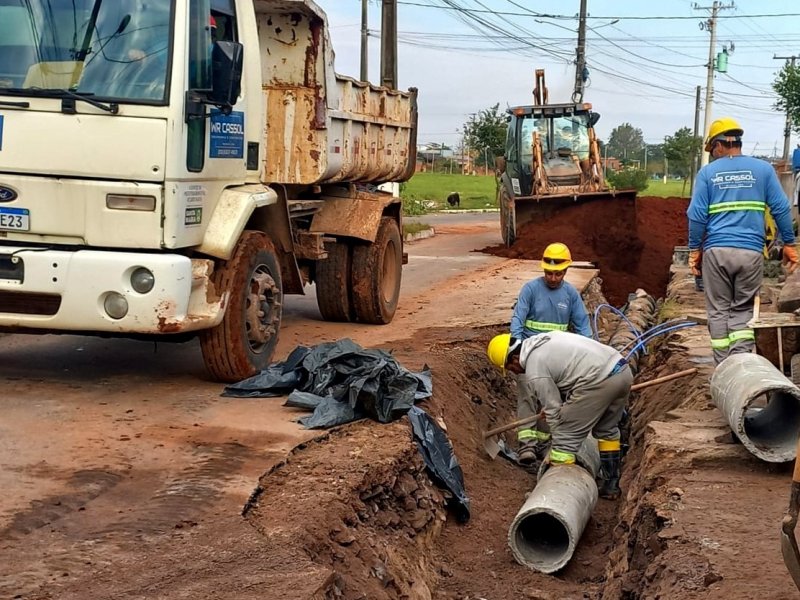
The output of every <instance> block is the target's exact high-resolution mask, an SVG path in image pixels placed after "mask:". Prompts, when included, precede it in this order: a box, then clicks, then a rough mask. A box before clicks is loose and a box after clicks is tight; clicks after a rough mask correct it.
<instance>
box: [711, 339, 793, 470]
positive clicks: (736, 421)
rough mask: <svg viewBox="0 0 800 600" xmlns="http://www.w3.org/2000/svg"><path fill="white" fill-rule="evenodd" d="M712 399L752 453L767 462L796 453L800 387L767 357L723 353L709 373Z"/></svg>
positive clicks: (780, 460) (781, 460) (777, 460)
mask: <svg viewBox="0 0 800 600" xmlns="http://www.w3.org/2000/svg"><path fill="white" fill-rule="evenodd" d="M711 399H712V401H713V402H714V404H715V405H716V406H717V408H719V410H720V412H722V414H723V415H724V417H725V419H726V420H727V421H728V425H730V428H731V430H732V431H733V433H734V434H735V435H736V437H738V438H739V440H740V441H741V442H742V445H744V447H745V448H747V450H748V451H749V452H750V453H751V454H753V455H754V456H756V457H757V458H759V459H761V460H763V461H766V462H777V463H780V462H788V461H790V460H793V459H794V458H795V455H796V444H797V439H798V432H800V388H798V387H797V386H796V385H794V384H793V383H792V382H791V381H790V380H789V379H788V378H786V377H785V376H784V375H783V374H782V373H781V372H780V371H778V369H776V368H775V367H774V366H773V365H772V363H771V362H770V361H769V360H767V359H766V358H764V357H763V356H761V355H759V354H749V353H748V354H734V355H733V356H729V357H728V358H726V359H725V360H724V361H722V362H721V363H720V364H719V365H718V366H717V368H716V370H715V371H714V375H713V376H712V378H711ZM765 400H766V401H765Z"/></svg>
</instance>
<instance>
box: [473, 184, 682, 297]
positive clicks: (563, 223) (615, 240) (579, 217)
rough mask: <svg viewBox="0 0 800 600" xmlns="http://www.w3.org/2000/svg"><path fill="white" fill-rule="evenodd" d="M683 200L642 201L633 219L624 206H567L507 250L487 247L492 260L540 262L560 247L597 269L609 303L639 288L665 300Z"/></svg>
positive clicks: (679, 236) (604, 203) (538, 222)
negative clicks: (553, 245)
mask: <svg viewBox="0 0 800 600" xmlns="http://www.w3.org/2000/svg"><path fill="white" fill-rule="evenodd" d="M688 205H689V201H688V199H686V198H658V197H654V196H644V197H639V198H637V199H636V203H635V214H632V211H631V208H630V206H629V205H628V204H627V203H625V202H619V201H618V202H615V201H613V200H612V201H595V202H587V203H584V204H574V205H570V206H566V207H564V208H561V209H559V210H557V211H554V212H552V214H549V215H544V216H542V217H540V218H538V219H537V220H536V221H532V222H530V223H526V224H525V225H523V227H522V229H521V231H520V235H519V236H518V239H517V241H516V242H515V243H514V245H513V246H512V247H511V248H506V247H505V246H492V247H489V248H485V249H484V252H488V253H490V254H494V255H496V256H507V257H509V258H522V259H528V260H539V259H540V258H541V256H542V252H543V251H544V248H545V246H547V244H550V243H551V242H563V243H565V244H567V246H569V248H570V251H571V252H572V259H573V260H580V261H591V262H594V263H596V264H597V266H598V267H599V268H600V277H601V278H602V279H603V290H604V292H605V295H606V297H607V298H608V300H609V302H611V303H612V304H615V305H617V306H620V305H622V304H624V303H625V302H626V300H627V297H628V294H629V293H631V292H634V291H635V290H636V288H642V289H644V290H645V291H647V292H648V293H649V294H652V295H653V296H655V297H662V296H664V294H665V292H666V289H667V282H668V280H669V265H670V263H671V262H672V253H673V250H674V247H675V246H684V245H686V242H687V231H688V229H687V228H688V226H687V221H686V208H687V207H688Z"/></svg>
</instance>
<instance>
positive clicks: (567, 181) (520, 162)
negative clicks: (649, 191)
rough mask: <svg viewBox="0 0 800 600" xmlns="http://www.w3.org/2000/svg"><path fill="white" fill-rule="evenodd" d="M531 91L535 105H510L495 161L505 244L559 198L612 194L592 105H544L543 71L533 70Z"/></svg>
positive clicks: (569, 198) (565, 200) (545, 90)
mask: <svg viewBox="0 0 800 600" xmlns="http://www.w3.org/2000/svg"><path fill="white" fill-rule="evenodd" d="M533 95H534V104H533V105H531V106H517V107H514V108H510V109H508V113H509V123H508V133H507V137H506V147H505V154H504V156H503V157H502V158H501V159H499V160H498V164H497V167H498V176H499V181H498V203H499V206H500V216H501V227H502V235H503V241H504V242H505V243H506V245H508V246H510V245H512V244H513V243H514V240H515V239H516V238H517V236H518V235H519V231H520V227H521V226H522V225H524V224H525V223H527V222H528V221H530V220H532V219H534V218H536V217H537V215H538V214H540V213H541V212H542V211H543V210H544V211H546V212H550V211H551V209H552V208H553V207H554V206H558V202H559V201H561V202H562V203H563V202H570V203H571V202H575V201H585V200H594V199H603V198H612V197H613V196H614V193H612V192H610V191H609V188H608V186H607V185H606V183H605V180H604V179H603V168H602V164H601V162H600V152H599V149H598V144H597V138H596V137H595V133H594V125H595V123H597V121H598V119H599V118H600V115H599V114H597V113H595V112H592V105H591V104H587V103H580V104H574V103H573V104H548V98H547V95H548V94H547V87H546V86H545V78H544V70H542V69H538V70H537V71H536V87H535V88H534V90H533ZM624 193H625V195H628V196H632V197H635V195H636V192H635V191H632V192H631V191H629V192H624ZM542 201H546V206H542V204H540V203H542Z"/></svg>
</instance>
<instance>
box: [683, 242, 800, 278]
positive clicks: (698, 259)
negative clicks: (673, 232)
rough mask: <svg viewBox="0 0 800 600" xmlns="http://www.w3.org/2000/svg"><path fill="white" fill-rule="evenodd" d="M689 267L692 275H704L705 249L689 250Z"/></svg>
mask: <svg viewBox="0 0 800 600" xmlns="http://www.w3.org/2000/svg"><path fill="white" fill-rule="evenodd" d="M795 256H797V255H795ZM689 268H690V269H691V270H692V275H694V276H695V277H700V275H702V271H703V251H702V250H701V249H700V248H698V249H697V250H689Z"/></svg>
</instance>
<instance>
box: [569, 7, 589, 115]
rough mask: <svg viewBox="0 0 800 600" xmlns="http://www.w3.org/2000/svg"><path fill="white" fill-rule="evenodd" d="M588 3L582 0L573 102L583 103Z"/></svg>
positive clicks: (576, 49)
mask: <svg viewBox="0 0 800 600" xmlns="http://www.w3.org/2000/svg"><path fill="white" fill-rule="evenodd" d="M586 3H587V0H581V12H580V15H579V18H578V47H577V48H575V91H574V92H572V101H573V102H575V103H576V104H577V103H579V102H583V72H584V71H585V70H586Z"/></svg>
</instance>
